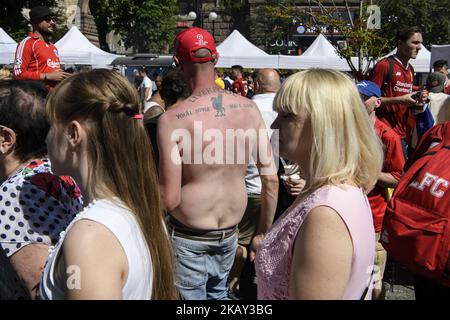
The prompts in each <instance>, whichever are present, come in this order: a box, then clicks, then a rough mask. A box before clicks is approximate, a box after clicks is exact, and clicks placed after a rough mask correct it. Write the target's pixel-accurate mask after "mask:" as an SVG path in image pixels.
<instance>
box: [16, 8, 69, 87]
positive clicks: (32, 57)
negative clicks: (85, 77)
mask: <svg viewBox="0 0 450 320" xmlns="http://www.w3.org/2000/svg"><path fill="white" fill-rule="evenodd" d="M30 23H31V25H32V27H33V32H30V33H29V35H28V37H26V38H25V39H24V40H22V42H20V44H19V45H18V46H17V50H16V57H15V60H14V70H13V71H14V72H13V74H14V78H15V79H21V80H42V81H44V82H45V83H46V85H47V87H48V89H49V90H51V89H52V88H53V87H55V86H56V84H57V83H58V82H60V81H62V80H63V79H65V78H67V77H68V76H69V75H70V74H69V73H66V72H64V71H63V70H61V66H60V61H59V56H58V50H57V49H56V47H55V45H54V44H53V43H51V42H50V37H51V36H52V34H53V32H54V28H55V21H54V18H53V16H52V13H51V11H50V9H49V8H48V7H45V6H38V7H34V8H32V9H31V10H30Z"/></svg>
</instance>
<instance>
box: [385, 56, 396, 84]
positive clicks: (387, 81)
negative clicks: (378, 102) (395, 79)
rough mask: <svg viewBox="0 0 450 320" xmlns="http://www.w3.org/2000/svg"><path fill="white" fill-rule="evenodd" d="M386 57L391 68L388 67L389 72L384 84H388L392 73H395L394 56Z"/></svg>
mask: <svg viewBox="0 0 450 320" xmlns="http://www.w3.org/2000/svg"><path fill="white" fill-rule="evenodd" d="M386 59H387V61H388V63H389V69H388V74H387V75H386V78H384V81H383V86H388V85H389V83H391V80H392V74H393V73H394V56H389V57H387V58H386Z"/></svg>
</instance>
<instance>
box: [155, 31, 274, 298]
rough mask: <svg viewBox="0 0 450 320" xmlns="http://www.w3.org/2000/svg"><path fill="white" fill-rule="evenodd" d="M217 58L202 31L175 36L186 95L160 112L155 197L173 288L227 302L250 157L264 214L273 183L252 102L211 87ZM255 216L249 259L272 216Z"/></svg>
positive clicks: (261, 123)
mask: <svg viewBox="0 0 450 320" xmlns="http://www.w3.org/2000/svg"><path fill="white" fill-rule="evenodd" d="M217 59H218V53H217V51H216V47H215V45H214V39H213V38H212V36H211V34H209V33H208V32H207V31H205V30H203V29H200V28H190V29H187V30H185V31H183V32H182V33H180V34H179V35H178V36H177V38H176V41H175V56H174V60H175V63H176V64H177V65H179V67H180V68H181V71H182V73H183V75H184V77H185V78H186V80H187V81H188V84H189V86H190V88H191V90H192V95H191V96H190V97H189V98H187V99H186V100H184V101H183V102H181V103H179V104H178V105H177V107H176V108H173V109H169V110H167V111H166V112H165V113H164V114H163V115H162V116H161V118H160V120H159V124H158V146H159V153H160V165H159V174H160V186H161V194H162V197H163V201H164V205H165V209H166V210H167V212H168V213H169V215H168V218H167V222H168V228H169V232H170V234H171V238H172V244H173V247H174V252H175V255H176V258H177V281H176V285H177V287H178V289H179V290H180V293H181V294H182V296H183V297H184V298H185V299H226V298H227V278H228V274H229V271H230V268H231V266H232V264H233V260H234V255H235V251H236V247H237V224H238V223H239V222H240V221H241V219H242V216H243V214H244V211H245V208H246V205H247V192H246V188H245V173H246V168H247V165H248V162H249V160H250V158H251V157H252V156H253V157H254V158H255V159H256V163H257V166H258V169H259V171H260V174H261V180H262V185H263V187H262V194H261V196H262V197H265V198H266V199H267V202H268V203H270V204H269V207H270V206H274V205H276V201H277V191H278V178H277V176H276V168H275V164H274V160H273V157H272V153H271V152H272V151H271V146H270V143H269V138H268V135H267V131H266V127H265V125H264V121H263V119H262V117H261V114H260V112H259V110H258V108H257V107H256V105H255V104H254V103H253V102H252V101H251V100H248V99H246V98H244V97H241V96H238V95H235V94H233V93H230V92H227V91H224V90H222V89H220V88H218V87H217V86H216V85H215V82H214V65H215V64H216V62H217ZM268 186H270V187H268ZM262 211H263V213H264V216H263V217H261V221H260V224H259V226H258V230H257V234H256V236H255V237H254V239H253V241H252V246H251V253H250V254H251V255H254V254H255V252H256V249H257V247H258V245H259V243H260V241H261V240H262V238H263V237H264V234H265V232H266V230H267V229H268V228H269V227H270V225H271V224H272V220H273V214H270V212H272V211H273V210H271V209H267V210H262Z"/></svg>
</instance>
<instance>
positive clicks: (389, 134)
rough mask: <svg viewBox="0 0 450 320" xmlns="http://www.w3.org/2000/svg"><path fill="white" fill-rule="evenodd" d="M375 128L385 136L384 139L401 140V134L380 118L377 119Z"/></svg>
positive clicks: (382, 136) (381, 135)
mask: <svg viewBox="0 0 450 320" xmlns="http://www.w3.org/2000/svg"><path fill="white" fill-rule="evenodd" d="M375 129H376V131H377V132H378V134H379V136H380V138H383V140H390V141H392V140H398V141H400V136H399V135H398V134H397V133H396V132H395V131H394V130H393V129H392V128H391V127H389V126H388V125H387V124H386V123H384V122H383V121H381V120H380V119H378V118H377V119H376V121H375Z"/></svg>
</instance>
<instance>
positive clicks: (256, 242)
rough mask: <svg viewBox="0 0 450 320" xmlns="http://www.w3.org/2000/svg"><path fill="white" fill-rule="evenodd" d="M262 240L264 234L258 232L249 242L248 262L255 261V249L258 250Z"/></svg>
mask: <svg viewBox="0 0 450 320" xmlns="http://www.w3.org/2000/svg"><path fill="white" fill-rule="evenodd" d="M263 240H264V234H262V233H259V234H257V235H255V236H254V237H253V239H252V243H251V244H250V255H249V258H250V262H253V261H255V258H256V251H258V250H259V247H260V246H261V242H262V241H263Z"/></svg>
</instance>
